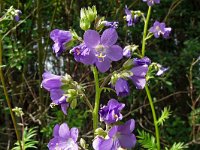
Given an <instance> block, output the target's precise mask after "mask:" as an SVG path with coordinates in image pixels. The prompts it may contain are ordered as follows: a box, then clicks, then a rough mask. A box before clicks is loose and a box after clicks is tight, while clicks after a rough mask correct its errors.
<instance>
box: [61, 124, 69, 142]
mask: <svg viewBox="0 0 200 150" xmlns="http://www.w3.org/2000/svg"><path fill="white" fill-rule="evenodd" d="M59 136H60V137H61V138H63V139H68V138H69V137H70V131H69V127H68V125H67V124H66V123H63V124H61V125H60V128H59Z"/></svg>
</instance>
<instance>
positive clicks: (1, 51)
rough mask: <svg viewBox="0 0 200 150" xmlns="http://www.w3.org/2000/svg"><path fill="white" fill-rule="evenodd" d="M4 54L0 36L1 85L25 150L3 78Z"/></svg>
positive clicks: (18, 138)
mask: <svg viewBox="0 0 200 150" xmlns="http://www.w3.org/2000/svg"><path fill="white" fill-rule="evenodd" d="M2 54H3V50H2V41H1V36H0V78H1V83H2V86H3V91H4V95H5V97H6V102H7V104H8V107H9V111H10V115H11V118H12V122H13V125H14V129H15V133H16V136H17V140H18V142H19V146H20V150H23V149H22V144H21V140H20V136H19V133H18V130H17V123H16V120H15V116H14V113H13V111H12V106H11V102H10V99H9V96H8V92H7V89H6V84H5V79H4V76H3V71H2V68H3V65H2V64H3V63H2Z"/></svg>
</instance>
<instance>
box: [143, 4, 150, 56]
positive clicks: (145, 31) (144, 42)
mask: <svg viewBox="0 0 200 150" xmlns="http://www.w3.org/2000/svg"><path fill="white" fill-rule="evenodd" d="M150 15H151V6H149V9H148V13H147V18H146V20H145V22H144V31H143V38H142V57H144V55H145V46H146V36H147V28H148V23H149V18H150Z"/></svg>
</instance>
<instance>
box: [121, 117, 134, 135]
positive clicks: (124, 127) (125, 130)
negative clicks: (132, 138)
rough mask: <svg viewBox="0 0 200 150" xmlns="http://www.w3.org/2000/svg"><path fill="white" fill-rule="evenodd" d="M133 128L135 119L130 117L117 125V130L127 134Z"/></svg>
mask: <svg viewBox="0 0 200 150" xmlns="http://www.w3.org/2000/svg"><path fill="white" fill-rule="evenodd" d="M134 129H135V120H134V119H130V120H128V121H126V123H125V124H123V125H120V126H118V132H121V133H123V134H129V133H131V132H133V130H134Z"/></svg>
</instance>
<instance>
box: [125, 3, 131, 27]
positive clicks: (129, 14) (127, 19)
mask: <svg viewBox="0 0 200 150" xmlns="http://www.w3.org/2000/svg"><path fill="white" fill-rule="evenodd" d="M125 13H126V21H127V23H128V24H127V25H128V26H132V25H133V18H132V13H131V11H130V10H129V9H128V7H127V6H125Z"/></svg>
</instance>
